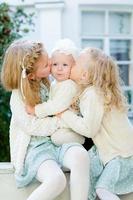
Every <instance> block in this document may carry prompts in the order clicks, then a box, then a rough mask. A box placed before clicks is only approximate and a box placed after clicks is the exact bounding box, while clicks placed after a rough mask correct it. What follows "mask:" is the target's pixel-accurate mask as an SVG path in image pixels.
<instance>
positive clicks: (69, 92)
mask: <svg viewBox="0 0 133 200" xmlns="http://www.w3.org/2000/svg"><path fill="white" fill-rule="evenodd" d="M77 91H78V88H77V84H76V83H75V82H74V81H72V80H66V81H63V82H62V83H61V84H60V85H59V88H58V91H57V92H56V94H55V95H54V97H53V98H52V99H50V100H48V101H47V102H44V103H42V104H38V105H36V106H35V115H36V116H37V117H39V118H43V117H46V116H50V115H56V114H58V113H60V112H62V111H64V110H66V109H68V108H69V107H70V105H71V103H72V100H73V97H74V96H75V95H76V94H77Z"/></svg>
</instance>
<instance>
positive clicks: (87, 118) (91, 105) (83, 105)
mask: <svg viewBox="0 0 133 200" xmlns="http://www.w3.org/2000/svg"><path fill="white" fill-rule="evenodd" d="M80 112H81V114H82V116H83V117H79V116H77V115H76V114H75V113H73V112H72V111H70V110H68V111H66V112H64V113H63V114H62V119H63V120H64V122H65V123H66V124H67V125H68V126H69V127H70V128H71V129H73V130H74V131H75V132H77V133H80V134H81V135H84V136H86V137H88V138H92V140H93V142H94V144H95V145H96V147H97V149H98V151H99V156H100V158H101V160H102V161H103V163H104V164H106V163H107V162H108V161H110V160H111V159H113V158H114V157H116V156H122V157H129V156H131V155H133V126H132V125H131V123H130V121H129V120H128V117H127V115H126V114H124V113H122V112H120V111H119V110H117V109H115V108H112V110H111V112H107V113H105V111H104V104H103V99H102V97H101V96H99V95H98V94H97V93H96V90H95V88H94V87H88V88H87V89H86V90H85V91H84V92H83V95H82V96H81V98H80Z"/></svg>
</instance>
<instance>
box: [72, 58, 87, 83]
mask: <svg viewBox="0 0 133 200" xmlns="http://www.w3.org/2000/svg"><path fill="white" fill-rule="evenodd" d="M86 60H87V59H86V55H85V54H84V55H83V54H81V55H80V56H79V58H78V59H77V60H76V64H75V65H74V66H73V67H72V69H71V74H70V79H72V80H73V81H75V82H77V83H81V80H82V82H84V83H85V82H87V78H88V76H87V74H88V72H87V68H86Z"/></svg>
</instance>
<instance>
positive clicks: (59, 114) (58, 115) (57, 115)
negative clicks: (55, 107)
mask: <svg viewBox="0 0 133 200" xmlns="http://www.w3.org/2000/svg"><path fill="white" fill-rule="evenodd" d="M66 110H68V109H66ZM66 110H64V111H62V112H60V113H58V114H56V115H55V116H56V117H59V118H61V115H62V114H63V113H64V112H65V111H66Z"/></svg>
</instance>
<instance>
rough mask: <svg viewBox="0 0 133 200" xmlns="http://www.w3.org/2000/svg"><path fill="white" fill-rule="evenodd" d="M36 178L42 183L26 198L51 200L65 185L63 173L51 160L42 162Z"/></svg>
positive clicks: (30, 199) (29, 199)
mask: <svg viewBox="0 0 133 200" xmlns="http://www.w3.org/2000/svg"><path fill="white" fill-rule="evenodd" d="M36 178H37V179H38V180H39V181H40V182H42V184H41V185H40V186H39V187H38V188H37V189H35V190H34V191H33V192H32V194H31V195H30V196H29V197H28V199H27V200H53V199H55V198H56V197H57V196H58V195H59V194H60V193H61V192H62V191H63V190H64V188H65V186H66V178H65V175H64V173H63V172H62V170H61V169H60V167H59V166H58V165H57V163H56V162H55V161H53V160H47V161H45V162H44V163H42V165H41V166H40V167H39V169H38V172H37V177H36Z"/></svg>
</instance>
